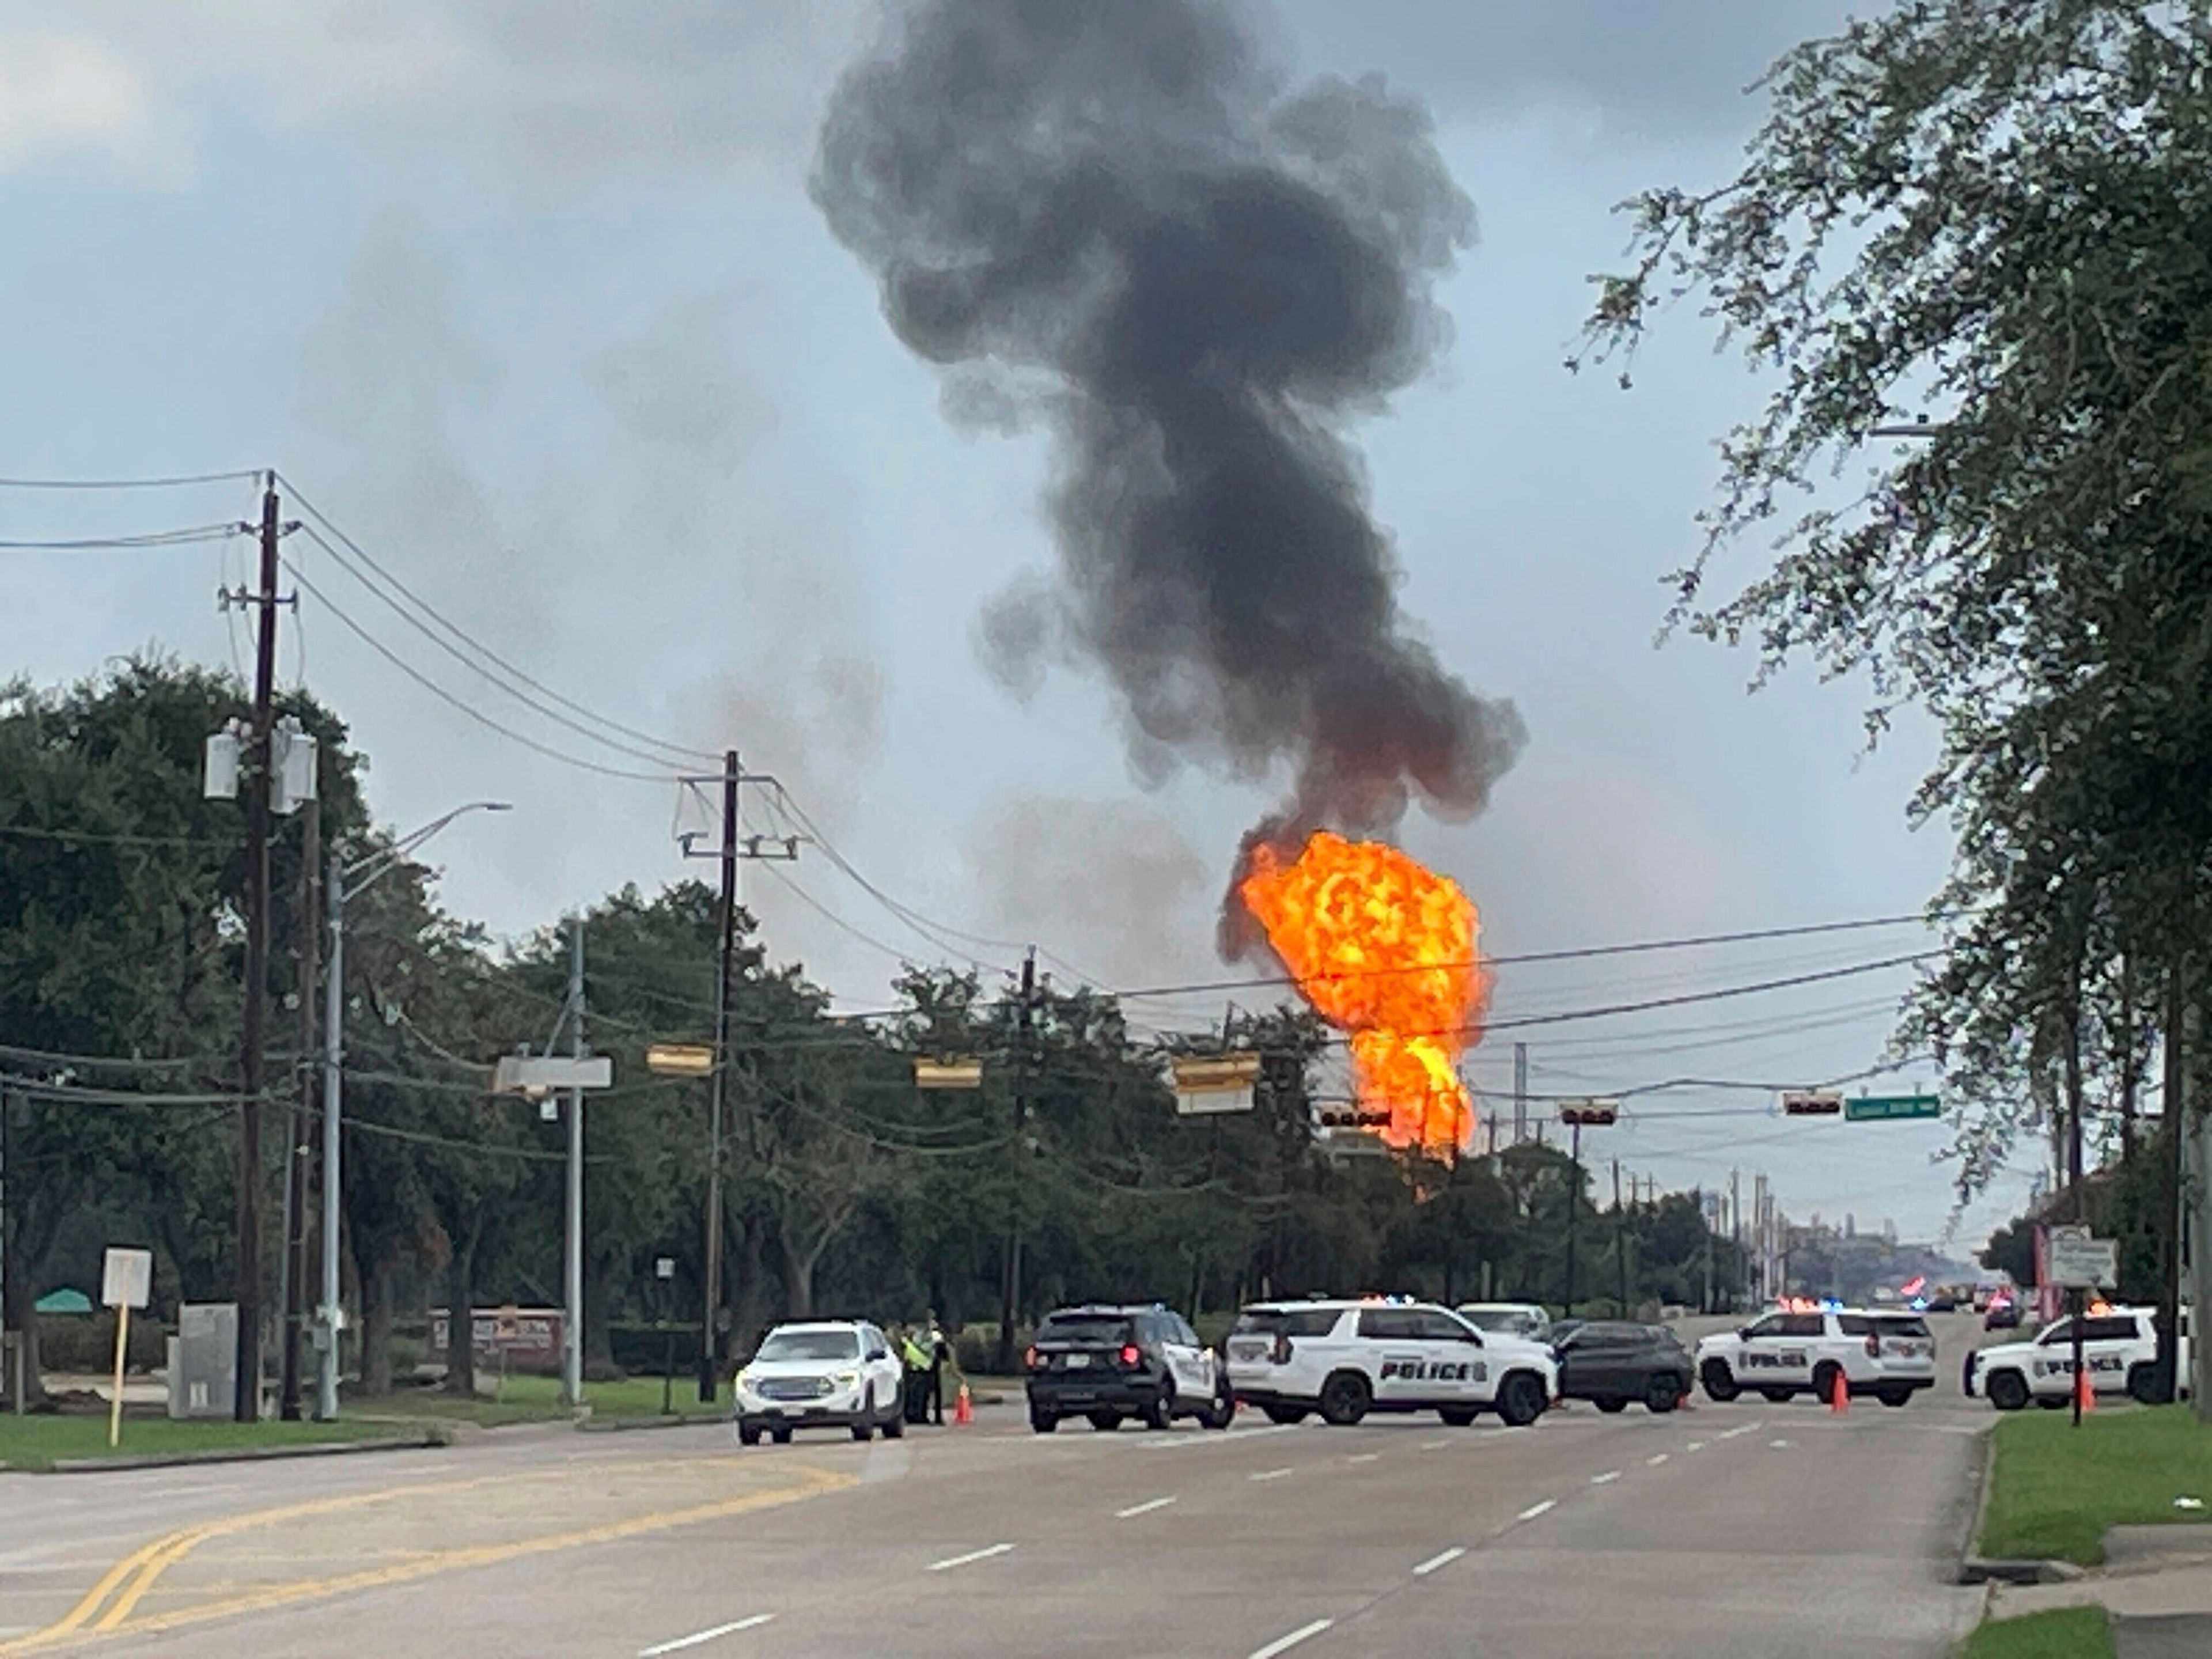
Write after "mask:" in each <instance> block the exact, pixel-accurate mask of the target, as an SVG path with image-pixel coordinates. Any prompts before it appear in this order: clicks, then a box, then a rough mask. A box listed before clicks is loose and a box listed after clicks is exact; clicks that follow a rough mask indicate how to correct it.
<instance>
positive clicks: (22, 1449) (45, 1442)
mask: <svg viewBox="0 0 2212 1659" xmlns="http://www.w3.org/2000/svg"><path fill="white" fill-rule="evenodd" d="M391 1432H392V1429H391V1425H388V1424H382V1423H362V1422H338V1423H222V1422H182V1423H179V1422H172V1421H171V1420H170V1419H167V1418H166V1417H150V1418H141V1417H131V1416H125V1418H124V1419H123V1440H122V1443H121V1444H120V1445H118V1446H115V1447H113V1448H112V1449H111V1448H110V1447H109V1445H108V1443H107V1417H106V1413H100V1415H98V1416H93V1415H90V1414H86V1415H82V1416H79V1415H75V1414H70V1413H61V1414H56V1415H40V1414H33V1415H30V1416H26V1417H10V1416H0V1463H4V1464H5V1465H7V1467H8V1468H10V1469H27V1470H31V1471H33V1472H42V1471H46V1470H49V1469H52V1468H53V1466H54V1465H55V1464H56V1463H57V1462H66V1461H70V1460H74V1459H77V1458H109V1457H168V1456H173V1455H177V1454H179V1453H190V1452H234V1451H240V1450H247V1449H252V1450H260V1449H270V1448H281V1447H289V1446H306V1445H326V1444H331V1443H337V1442H344V1441H354V1440H371V1439H374V1438H376V1437H379V1436H380V1435H387V1434H390V1433H391Z"/></svg>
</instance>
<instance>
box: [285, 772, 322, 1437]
mask: <svg viewBox="0 0 2212 1659" xmlns="http://www.w3.org/2000/svg"><path fill="white" fill-rule="evenodd" d="M322 827H323V804H322V802H321V800H320V799H311V800H309V801H308V802H307V807H306V817H305V818H304V820H303V822H302V823H301V826H300V979H299V986H300V1063H299V1065H298V1066H296V1067H295V1072H296V1073H297V1075H298V1078H299V1094H298V1096H297V1097H296V1098H295V1100H294V1102H293V1103H292V1117H291V1133H289V1135H287V1136H286V1137H285V1157H284V1257H283V1267H282V1269H281V1270H280V1272H279V1274H278V1278H279V1280H280V1284H281V1288H282V1291H283V1295H282V1297H281V1298H280V1299H281V1300H282V1302H283V1308H284V1353H283V1370H282V1376H283V1383H282V1384H281V1386H280V1387H279V1389H278V1390H277V1401H278V1404H277V1407H276V1411H277V1415H278V1416H280V1417H282V1418H283V1419H284V1420H285V1421H286V1422H287V1423H296V1422H298V1421H299V1420H300V1310H301V1303H302V1302H303V1301H304V1300H305V1299H306V1297H307V1165H308V1163H309V1162H310V1161H311V1160H312V1158H313V1156H314V1153H313V1146H312V1143H311V1141H310V1139H309V1136H308V1127H309V1125H310V1123H311V1122H312V1121H313V1109H312V1106H311V1103H312V1102H313V1098H314V1095H313V1079H314V1075H315V1066H314V1062H313V1059H312V1058H311V1056H312V1055H313V1054H314V1052H315V962H316V957H317V956H318V955H319V952H318V951H317V950H316V948H315V945H316V940H317V939H318V938H319V936H320V933H321V929H320V927H319V925H318V922H319V918H318V917H317V915H316V914H315V911H316V904H315V893H316V884H315V878H316V875H317V873H318V872H319V869H320V868H321V865H322V858H323V836H322Z"/></svg>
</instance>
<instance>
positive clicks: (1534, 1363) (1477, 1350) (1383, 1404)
mask: <svg viewBox="0 0 2212 1659" xmlns="http://www.w3.org/2000/svg"><path fill="white" fill-rule="evenodd" d="M1228 1350H1229V1383H1230V1386H1231V1389H1234V1390H1235V1391H1236V1395H1237V1401H1239V1403H1249V1404H1251V1405H1255V1406H1257V1407H1259V1408H1260V1409H1261V1411H1263V1412H1265V1413H1267V1416H1268V1418H1269V1419H1271V1420H1273V1421H1274V1422H1277V1423H1296V1422H1298V1421H1299V1420H1301V1419H1303V1418H1304V1417H1305V1415H1306V1414H1307V1413H1309V1412H1315V1411H1317V1412H1319V1413H1321V1416H1322V1421H1324V1422H1327V1423H1334V1424H1340V1425H1341V1424H1351V1423H1357V1422H1358V1421H1359V1419H1361V1418H1363V1417H1364V1416H1366V1415H1367V1413H1370V1412H1371V1411H1372V1412H1419V1411H1433V1412H1435V1413H1437V1415H1438V1416H1439V1417H1441V1418H1443V1420H1444V1421H1445V1422H1447V1423H1449V1424H1451V1425H1453V1426H1454V1427H1462V1426H1464V1425H1467V1424H1469V1423H1472V1422H1474V1419H1475V1418H1476V1416H1477V1415H1478V1414H1479V1413H1482V1412H1486V1411H1494V1412H1496V1413H1498V1416H1500V1417H1502V1418H1503V1419H1505V1421H1506V1422H1507V1423H1509V1424H1510V1425H1513V1426H1514V1427H1516V1428H1525V1427H1527V1426H1528V1425H1529V1424H1531V1423H1534V1421H1535V1420H1536V1419H1538V1418H1539V1417H1541V1416H1542V1415H1543V1414H1544V1413H1545V1411H1546V1409H1547V1407H1550V1405H1551V1404H1552V1402H1553V1401H1554V1400H1556V1399H1557V1398H1558V1397H1559V1363H1558V1361H1557V1360H1555V1359H1554V1358H1553V1356H1552V1351H1551V1350H1550V1349H1549V1348H1547V1347H1546V1346H1543V1345H1542V1344H1541V1343H1537V1342H1529V1341H1526V1340H1522V1339H1521V1338H1518V1337H1510V1336H1503V1335H1499V1334H1495V1333H1492V1332H1487V1331H1479V1330H1477V1329H1476V1328H1474V1326H1472V1325H1470V1324H1468V1322H1467V1321H1466V1320H1464V1319H1462V1318H1461V1317H1460V1316H1458V1315H1457V1314H1455V1313H1453V1312H1452V1311H1451V1310H1449V1309H1447V1308H1440V1307H1437V1306H1435V1305H1434V1304H1430V1303H1425V1302H1403V1301H1363V1302H1352V1301H1344V1302H1332V1301H1308V1302H1261V1303H1255V1304H1253V1305H1252V1306H1250V1307H1249V1308H1247V1309H1245V1310H1244V1311H1243V1313H1242V1314H1240V1315H1239V1316H1237V1325H1236V1328H1235V1329H1233V1330H1231V1332H1230V1334H1229V1341H1228Z"/></svg>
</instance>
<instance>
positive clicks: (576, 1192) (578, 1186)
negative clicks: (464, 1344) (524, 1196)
mask: <svg viewBox="0 0 2212 1659" xmlns="http://www.w3.org/2000/svg"><path fill="white" fill-rule="evenodd" d="M568 1055H569V1058H570V1059H572V1060H581V1059H582V1058H583V1057H584V919H583V917H582V916H578V917H577V918H576V919H575V920H574V921H572V922H570V923H569V924H568ZM567 1092H568V1227H567V1230H566V1231H567V1233H568V1238H567V1241H566V1243H567V1253H566V1258H565V1261H564V1262H563V1267H564V1269H565V1271H564V1272H563V1273H562V1292H563V1296H562V1318H561V1403H562V1405H564V1406H566V1407H568V1409H569V1410H571V1411H574V1410H575V1409H576V1407H579V1406H580V1405H582V1404H583V1403H584V1091H582V1090H581V1089H570V1090H568V1091H567Z"/></svg>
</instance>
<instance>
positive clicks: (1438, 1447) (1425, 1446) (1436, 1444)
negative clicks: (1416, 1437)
mask: <svg viewBox="0 0 2212 1659" xmlns="http://www.w3.org/2000/svg"><path fill="white" fill-rule="evenodd" d="M1450 1444H1451V1442H1450V1441H1449V1440H1424V1441H1423V1442H1421V1449H1422V1450H1423V1451H1442V1450H1443V1449H1444V1448H1445V1447H1446V1446H1449V1445H1450Z"/></svg>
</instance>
